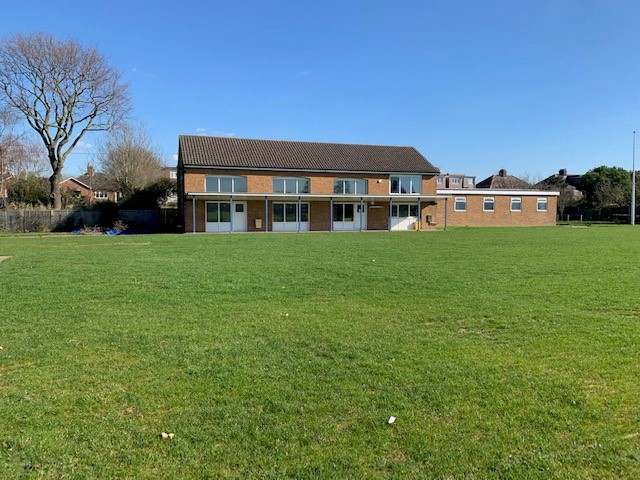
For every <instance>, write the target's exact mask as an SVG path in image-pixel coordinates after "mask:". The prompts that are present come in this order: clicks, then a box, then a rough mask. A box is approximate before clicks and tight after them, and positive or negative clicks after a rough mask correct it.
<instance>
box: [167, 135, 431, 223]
mask: <svg viewBox="0 0 640 480" xmlns="http://www.w3.org/2000/svg"><path fill="white" fill-rule="evenodd" d="M437 175H438V169H437V168H436V167H434V166H433V165H432V164H431V163H430V162H429V161H427V159H426V158H424V157H423V156H422V155H421V154H420V153H419V152H418V151H417V150H416V149H415V148H413V147H391V146H378V145H346V144H333V143H317V142H292V141H275V140H252V139H240V138H223V137H204V136H188V135H183V136H181V137H180V140H179V151H178V191H179V192H180V194H179V209H180V215H181V218H182V219H183V222H184V223H183V225H184V228H185V231H187V232H228V231H241V232H242V231H323V230H324V231H337V230H411V229H416V228H417V229H421V230H425V229H428V228H435V226H436V223H435V221H434V217H435V214H436V206H437V200H438V197H437V195H436V177H437Z"/></svg>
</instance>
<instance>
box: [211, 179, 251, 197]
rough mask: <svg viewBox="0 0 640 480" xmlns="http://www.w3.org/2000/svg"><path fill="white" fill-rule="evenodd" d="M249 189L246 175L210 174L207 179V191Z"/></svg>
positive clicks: (244, 190) (218, 191) (226, 191)
mask: <svg viewBox="0 0 640 480" xmlns="http://www.w3.org/2000/svg"><path fill="white" fill-rule="evenodd" d="M246 191H247V178H246V177H231V176H227V175H224V176H215V177H214V176H208V177H206V179H205V192H213V193H235V192H246Z"/></svg>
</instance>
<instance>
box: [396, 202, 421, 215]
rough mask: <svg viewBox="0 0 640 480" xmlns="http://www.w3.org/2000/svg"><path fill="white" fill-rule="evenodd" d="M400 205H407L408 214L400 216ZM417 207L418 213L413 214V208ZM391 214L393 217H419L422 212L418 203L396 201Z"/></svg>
mask: <svg viewBox="0 0 640 480" xmlns="http://www.w3.org/2000/svg"><path fill="white" fill-rule="evenodd" d="M400 207H407V216H406V217H401V216H400ZM412 209H415V210H416V212H415V213H416V214H415V215H411V210H412ZM391 216H392V217H393V218H419V216H420V212H419V211H418V205H417V204H416V203H394V204H393V205H392V207H391Z"/></svg>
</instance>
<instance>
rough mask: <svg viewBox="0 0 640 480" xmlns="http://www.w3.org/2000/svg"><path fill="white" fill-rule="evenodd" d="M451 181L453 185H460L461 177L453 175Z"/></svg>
mask: <svg viewBox="0 0 640 480" xmlns="http://www.w3.org/2000/svg"><path fill="white" fill-rule="evenodd" d="M451 183H452V184H453V185H460V177H451Z"/></svg>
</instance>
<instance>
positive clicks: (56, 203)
mask: <svg viewBox="0 0 640 480" xmlns="http://www.w3.org/2000/svg"><path fill="white" fill-rule="evenodd" d="M61 173H62V172H60V170H58V171H54V172H53V175H51V176H50V177H49V184H50V185H51V206H52V207H53V209H54V210H61V209H62V192H61V191H60V181H61V180H60V179H61V177H62V175H61Z"/></svg>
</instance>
